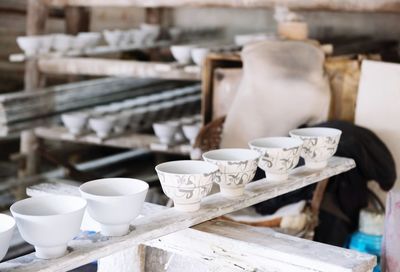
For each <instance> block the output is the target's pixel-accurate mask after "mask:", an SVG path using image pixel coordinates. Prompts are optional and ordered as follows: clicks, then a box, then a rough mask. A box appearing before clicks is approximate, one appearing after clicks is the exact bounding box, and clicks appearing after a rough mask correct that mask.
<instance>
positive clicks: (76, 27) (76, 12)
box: [65, 6, 90, 35]
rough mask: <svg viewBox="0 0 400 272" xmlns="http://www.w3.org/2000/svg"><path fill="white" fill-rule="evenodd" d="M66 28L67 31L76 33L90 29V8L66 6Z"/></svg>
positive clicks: (72, 33)
mask: <svg viewBox="0 0 400 272" xmlns="http://www.w3.org/2000/svg"><path fill="white" fill-rule="evenodd" d="M65 24H66V25H65V28H66V29H65V30H66V33H68V34H71V35H76V34H78V33H79V32H88V31H89V30H90V10H89V9H88V8H85V7H71V6H67V7H66V8H65Z"/></svg>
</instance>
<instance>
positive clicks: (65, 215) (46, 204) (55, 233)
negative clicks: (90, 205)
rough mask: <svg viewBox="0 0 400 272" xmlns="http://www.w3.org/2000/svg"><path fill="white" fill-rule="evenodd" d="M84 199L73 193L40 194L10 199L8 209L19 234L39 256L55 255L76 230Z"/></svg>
mask: <svg viewBox="0 0 400 272" xmlns="http://www.w3.org/2000/svg"><path fill="white" fill-rule="evenodd" d="M85 208H86V200H84V199H83V198H80V197H75V196H61V195H60V196H41V197H33V198H27V199H24V200H21V201H18V202H16V203H14V204H13V205H12V206H11V208H10V210H11V213H12V215H13V216H14V218H15V221H16V222H17V226H18V230H19V232H20V234H21V236H22V238H23V239H24V240H25V241H26V242H28V243H29V244H32V245H33V246H34V247H35V251H36V257H38V258H40V259H54V258H59V257H61V256H63V255H65V254H66V253H67V243H68V242H69V241H70V240H72V239H73V238H74V237H75V236H77V235H78V234H79V231H80V227H81V223H82V219H83V214H84V212H85Z"/></svg>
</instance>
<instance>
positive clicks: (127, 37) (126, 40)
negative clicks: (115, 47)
mask: <svg viewBox="0 0 400 272" xmlns="http://www.w3.org/2000/svg"><path fill="white" fill-rule="evenodd" d="M130 44H132V35H131V32H130V31H121V39H120V40H119V45H120V46H128V45H130Z"/></svg>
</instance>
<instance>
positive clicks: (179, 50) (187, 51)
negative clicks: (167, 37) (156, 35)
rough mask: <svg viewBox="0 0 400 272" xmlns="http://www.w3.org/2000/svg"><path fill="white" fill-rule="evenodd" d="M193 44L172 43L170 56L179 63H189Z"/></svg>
mask: <svg viewBox="0 0 400 272" xmlns="http://www.w3.org/2000/svg"><path fill="white" fill-rule="evenodd" d="M192 48H193V45H172V46H171V48H170V49H171V53H172V56H173V57H174V58H175V60H176V61H177V62H178V63H179V64H182V65H184V64H189V63H190V61H191V60H192V55H191V51H192Z"/></svg>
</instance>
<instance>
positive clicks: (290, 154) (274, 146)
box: [249, 137, 303, 181]
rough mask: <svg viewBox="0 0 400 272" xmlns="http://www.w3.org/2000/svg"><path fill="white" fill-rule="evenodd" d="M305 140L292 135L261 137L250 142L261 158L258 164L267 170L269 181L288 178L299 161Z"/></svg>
mask: <svg viewBox="0 0 400 272" xmlns="http://www.w3.org/2000/svg"><path fill="white" fill-rule="evenodd" d="M302 145H303V142H302V141H301V140H299V139H294V138H290V137H268V138H259V139H255V140H252V141H250V142H249V146H250V148H251V149H253V150H255V151H258V152H259V153H260V154H261V158H260V160H259V162H258V166H259V167H260V168H261V169H263V170H264V171H265V175H266V178H267V180H268V181H282V180H286V179H287V178H288V175H289V171H290V170H292V169H293V168H294V167H296V165H297V164H298V162H299V158H300V152H301V147H302Z"/></svg>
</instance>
